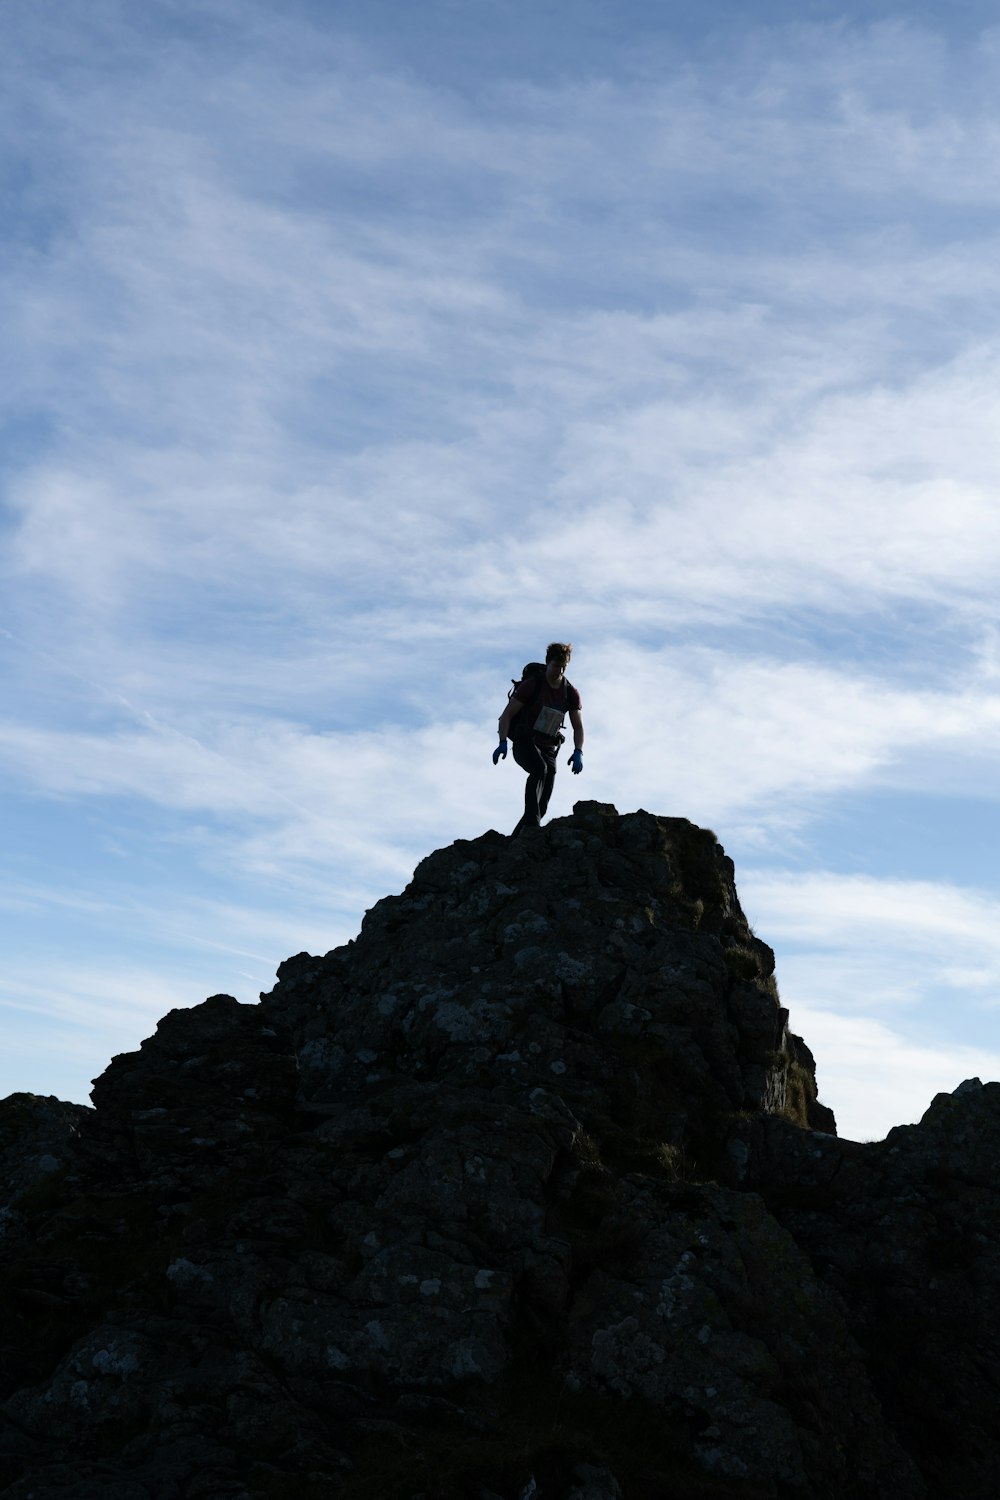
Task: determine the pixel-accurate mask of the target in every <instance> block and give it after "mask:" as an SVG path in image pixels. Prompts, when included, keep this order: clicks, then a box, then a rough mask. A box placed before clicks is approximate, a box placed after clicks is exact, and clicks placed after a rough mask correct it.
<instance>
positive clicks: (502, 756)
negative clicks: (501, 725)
mask: <svg viewBox="0 0 1000 1500" xmlns="http://www.w3.org/2000/svg"><path fill="white" fill-rule="evenodd" d="M506 759H507V741H506V740H501V741H500V743H499V745H498V746H497V747H496V749H495V750H494V752H493V764H494V765H496V763H497V761H498V760H506Z"/></svg>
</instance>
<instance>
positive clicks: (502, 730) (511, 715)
mask: <svg viewBox="0 0 1000 1500" xmlns="http://www.w3.org/2000/svg"><path fill="white" fill-rule="evenodd" d="M523 707H524V704H523V703H522V702H521V700H520V698H508V699H507V707H506V708H505V709H504V711H503V713H502V714H501V715H500V723H499V724H498V725H497V733H498V734H499V736H500V738H501V739H502V740H505V739H506V738H507V731H508V729H509V728H510V721H511V719H516V718H517V716H518V714H519V713H520V712H521V709H522V708H523Z"/></svg>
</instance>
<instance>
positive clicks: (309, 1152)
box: [0, 803, 1000, 1500]
mask: <svg viewBox="0 0 1000 1500" xmlns="http://www.w3.org/2000/svg"><path fill="white" fill-rule="evenodd" d="M786 1022H787V1015H786V1013H785V1011H784V1010H783V1009H782V1008H781V1006H780V1004H779V1000H778V995H777V990H776V987H775V983H774V979H773V955H772V954H771V952H770V950H769V949H768V948H767V947H766V946H765V945H764V944H763V943H761V942H759V941H758V940H757V939H756V938H755V937H754V936H753V935H752V934H751V933H750V931H749V929H748V928H747V925H746V922H745V919H744V917H743V914H742V912H741V910H740V907H739V902H738V900H737V897H736V891H735V887H734V884H733V870H732V865H731V862H730V861H729V860H728V859H727V858H726V857H725V855H724V853H723V852H722V850H721V849H720V848H719V846H718V844H717V843H716V841H715V839H714V836H713V835H711V834H710V833H707V832H706V831H704V830H700V829H697V828H694V827H693V826H692V825H691V824H689V823H687V822H685V821H683V820H680V819H668V818H656V817H652V816H650V815H649V814H647V813H644V812H639V813H634V814H630V815H627V816H623V817H619V816H618V814H617V813H616V812H615V810H614V809H613V808H611V807H606V806H602V805H600V804H596V803H580V804H578V805H577V807H576V809H575V810H574V814H573V816H572V817H571V818H564V819H560V820H558V821H556V822H554V823H552V824H550V825H549V826H548V827H547V828H546V829H544V830H542V831H540V832H539V833H538V835H537V837H535V838H533V839H525V840H520V841H515V842H511V841H508V840H506V839H504V838H501V837H500V836H499V835H496V834H492V833H490V834H486V835H484V836H483V837H482V838H480V839H478V840H475V841H473V842H471V843H464V842H460V843H457V844H454V845H452V846H451V847H450V848H447V849H443V850H440V851H438V852H437V853H436V854H433V855H432V856H430V858H429V859H426V860H425V861H424V862H423V863H422V864H421V865H420V866H419V867H418V869H417V871H416V873H415V875H414V878H413V881H412V882H411V884H410V885H409V886H408V887H407V889H406V890H405V891H404V892H403V893H402V895H400V896H398V897H390V898H387V899H386V900H384V901H381V902H379V904H378V905H377V906H376V907H374V908H373V910H372V911H370V912H369V913H368V914H367V916H366V918H365V922H364V924H363V927H362V931H361V934H360V936H359V937H358V938H357V940H356V941H354V942H353V943H349V944H348V945H347V946H346V947H345V948H342V949H339V950H336V951H335V952H333V953H330V954H328V955H327V956H326V957H325V958H313V957H309V956H308V955H304V954H303V955H299V956H298V957H297V958H294V959H290V960H289V961H288V962H287V963H285V964H283V965H282V967H281V969H280V970H279V981H278V984H277V985H276V987H275V989H274V990H273V991H272V992H271V993H270V994H269V995H267V996H265V997H263V1003H262V1004H261V1005H259V1006H248V1005H239V1004H237V1002H236V1001H235V1000H232V999H231V998H229V997H228V996H215V997H213V998H212V999H210V1000H207V1001H205V1003H204V1004H203V1005H200V1006H197V1007H195V1008H194V1009H191V1010H186V1011H173V1012H171V1013H170V1015H168V1016H167V1017H166V1018H165V1019H164V1020H163V1021H162V1022H161V1023H160V1025H159V1027H158V1028H157V1031H156V1034H155V1036H153V1037H151V1038H150V1039H149V1040H148V1041H146V1042H144V1043H143V1045H142V1048H141V1049H140V1050H139V1051H138V1052H136V1053H132V1054H128V1055H125V1056H122V1057H117V1058H115V1059H114V1061H113V1062H112V1064H111V1065H110V1067H109V1068H108V1069H107V1071H106V1072H105V1073H104V1074H103V1075H102V1077H101V1078H99V1079H98V1080H97V1083H96V1085H95V1088H94V1093H93V1099H94V1105H95V1108H94V1109H93V1110H87V1109H84V1108H82V1107H80V1106H74V1105H67V1104H62V1103H60V1102H59V1101H57V1100H53V1099H37V1098H33V1097H31V1096H26V1095H14V1096H12V1097H11V1098H10V1099H8V1100H7V1101H5V1102H4V1103H3V1104H0V1167H2V1170H3V1181H4V1183H5V1185H6V1193H5V1195H4V1197H5V1198H6V1199H7V1200H8V1201H7V1206H6V1207H5V1208H0V1232H2V1240H0V1261H2V1264H0V1276H2V1284H3V1292H4V1298H5V1305H6V1308H7V1311H6V1315H5V1318H4V1320H3V1327H2V1367H0V1379H2V1390H0V1400H2V1411H3V1414H4V1417H5V1422H4V1424H3V1425H2V1426H0V1486H3V1488H2V1489H0V1493H3V1494H4V1495H9V1496H11V1497H16V1500H28V1497H32V1500H48V1497H56V1496H59V1497H67V1500H68V1497H73V1500H98V1497H100V1500H106V1497H110V1500H174V1497H176V1500H188V1497H203V1500H216V1497H222V1496H228V1497H240V1496H242V1497H245V1500H256V1497H268V1496H274V1497H285V1496H291V1495H294V1496H296V1497H302V1500H314V1497H315V1500H321V1497H327V1496H332V1495H337V1496H341V1495H342V1496H345V1497H347V1500H353V1497H357V1500H362V1497H370V1500H396V1497H398V1500H417V1497H423V1500H449V1497H468V1500H498V1497H499V1500H529V1497H531V1496H537V1500H550V1497H551V1500H616V1497H618V1500H621V1497H624V1500H632V1497H637V1500H647V1497H648V1500H660V1497H672V1496H676V1497H678V1500H688V1497H694V1500H697V1497H712V1496H747V1497H760V1500H792V1497H803V1500H805V1497H809V1500H826V1497H828V1500H850V1497H859V1500H860V1497H872V1500H874V1497H876V1496H878V1497H880V1500H881V1497H882V1496H884V1495H887V1494H891V1495H893V1496H896V1497H902V1500H911V1497H913V1500H916V1497H924V1496H927V1497H929V1500H930V1497H933V1500H937V1497H949V1496H952V1495H956V1496H957V1495H962V1496H963V1497H966V1500H976V1497H983V1500H985V1497H986V1496H987V1495H989V1496H990V1497H992V1496H994V1495H995V1493H996V1492H997V1489H998V1481H1000V1442H998V1439H997V1436H996V1434H995V1432H994V1430H993V1428H994V1419H993V1413H994V1412H995V1410H996V1403H997V1398H998V1395H1000V1392H998V1333H1000V1329H998V1316H1000V1315H998V1311H997V1309H998V1306H1000V1301H998V1292H1000V1263H998V1252H997V1248H996V1247H997V1243H998V1233H997V1231H998V1229H1000V1224H998V1222H997V1219H998V1213H997V1202H998V1200H997V1193H996V1189H995V1186H994V1172H995V1165H994V1164H995V1162H996V1160H997V1148H998V1146H1000V1085H996V1084H990V1085H987V1086H986V1087H985V1088H982V1087H975V1088H971V1089H968V1090H966V1091H965V1092H962V1093H959V1094H957V1095H955V1096H940V1097H939V1098H938V1099H937V1100H936V1101H935V1102H934V1104H933V1105H932V1107H931V1109H930V1110H929V1111H928V1114H927V1115H926V1116H925V1118H924V1120H923V1121H922V1122H921V1124H920V1125H918V1126H911V1127H906V1128H900V1129H897V1130H896V1131H893V1132H892V1133H891V1134H890V1136H889V1138H888V1139H887V1140H886V1141H885V1142H880V1143H877V1144H874V1145H858V1144H856V1143H853V1142H847V1141H840V1140H838V1138H837V1137H836V1134H835V1131H834V1123H833V1117H832V1115H831V1114H830V1113H829V1111H828V1110H825V1109H824V1108H823V1106H822V1105H820V1104H819V1103H818V1102H817V1100H816V1089H815V1080H814V1072H813V1063H812V1057H811V1054H810V1053H809V1050H808V1048H807V1047H806V1046H805V1044H804V1043H803V1042H802V1041H801V1040H800V1039H798V1038H796V1037H794V1036H791V1035H790V1034H789V1033H788V1031H787V1026H786Z"/></svg>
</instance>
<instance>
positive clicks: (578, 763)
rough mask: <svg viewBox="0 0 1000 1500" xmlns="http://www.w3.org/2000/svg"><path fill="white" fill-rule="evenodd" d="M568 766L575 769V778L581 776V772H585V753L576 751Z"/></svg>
mask: <svg viewBox="0 0 1000 1500" xmlns="http://www.w3.org/2000/svg"><path fill="white" fill-rule="evenodd" d="M566 764H567V765H568V766H572V767H573V775H574V776H579V774H580V772H581V771H582V770H583V751H582V750H574V751H573V754H572V755H571V756H570V758H569V760H568V761H567V762H566Z"/></svg>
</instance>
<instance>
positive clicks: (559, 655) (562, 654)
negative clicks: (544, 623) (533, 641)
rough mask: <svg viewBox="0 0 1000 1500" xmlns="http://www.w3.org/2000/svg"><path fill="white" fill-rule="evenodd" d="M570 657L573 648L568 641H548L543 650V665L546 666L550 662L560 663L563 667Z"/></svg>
mask: <svg viewBox="0 0 1000 1500" xmlns="http://www.w3.org/2000/svg"><path fill="white" fill-rule="evenodd" d="M572 655H573V647H572V646H571V645H570V644H569V642H568V641H550V642H549V644H548V645H547V646H546V648H545V664H546V666H548V664H549V662H550V661H561V662H562V664H563V666H565V665H566V663H567V662H568V661H569V659H570V657H571V656H572Z"/></svg>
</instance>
